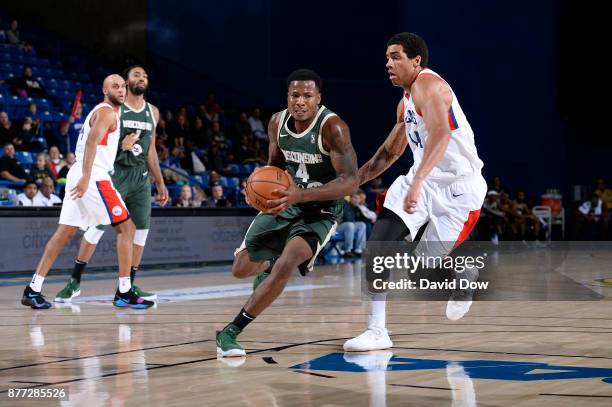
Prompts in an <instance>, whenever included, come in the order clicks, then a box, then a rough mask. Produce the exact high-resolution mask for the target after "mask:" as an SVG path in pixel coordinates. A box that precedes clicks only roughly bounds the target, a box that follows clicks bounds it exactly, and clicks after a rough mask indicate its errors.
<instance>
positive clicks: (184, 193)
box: [174, 184, 195, 208]
mask: <svg viewBox="0 0 612 407" xmlns="http://www.w3.org/2000/svg"><path fill="white" fill-rule="evenodd" d="M174 206H176V207H179V208H193V207H194V206H195V204H194V200H193V192H192V190H191V186H190V185H189V184H185V185H183V186H182V187H181V194H180V195H179V197H178V200H177V201H176V204H175V205H174Z"/></svg>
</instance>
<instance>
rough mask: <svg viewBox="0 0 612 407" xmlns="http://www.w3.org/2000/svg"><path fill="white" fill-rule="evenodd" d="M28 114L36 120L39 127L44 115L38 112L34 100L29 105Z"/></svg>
mask: <svg viewBox="0 0 612 407" xmlns="http://www.w3.org/2000/svg"><path fill="white" fill-rule="evenodd" d="M26 116H28V117H31V118H32V121H33V122H35V123H36V125H37V126H38V127H40V122H41V121H42V116H41V115H40V113H39V112H38V106H36V103H34V102H32V103H30V104H29V105H28V111H27V112H26Z"/></svg>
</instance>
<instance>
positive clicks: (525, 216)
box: [513, 191, 540, 240]
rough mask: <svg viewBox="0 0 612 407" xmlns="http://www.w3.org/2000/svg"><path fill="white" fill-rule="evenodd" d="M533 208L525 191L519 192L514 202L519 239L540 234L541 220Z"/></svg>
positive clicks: (535, 237) (533, 237)
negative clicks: (533, 211)
mask: <svg viewBox="0 0 612 407" xmlns="http://www.w3.org/2000/svg"><path fill="white" fill-rule="evenodd" d="M531 208H532V206H531V205H529V204H528V203H527V200H526V198H525V192H523V191H519V192H517V194H516V200H515V201H514V202H513V211H514V213H515V216H516V223H517V233H518V239H519V240H527V239H537V238H538V237H539V235H540V220H539V219H538V217H537V216H535V215H534V214H533V213H532V211H531Z"/></svg>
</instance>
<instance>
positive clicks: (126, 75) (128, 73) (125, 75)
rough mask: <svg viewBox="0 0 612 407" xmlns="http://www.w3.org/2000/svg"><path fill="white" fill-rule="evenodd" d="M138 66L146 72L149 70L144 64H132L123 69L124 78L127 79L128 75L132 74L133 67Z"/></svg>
mask: <svg viewBox="0 0 612 407" xmlns="http://www.w3.org/2000/svg"><path fill="white" fill-rule="evenodd" d="M136 68H140V69H142V70H143V71H145V72H146V71H147V70H146V69H145V67H144V66H142V65H139V64H134V65H130V66H128V67H127V68H125V70H124V71H123V74H122V76H123V79H125V80H126V81H127V79H128V76H130V72H132V69H136Z"/></svg>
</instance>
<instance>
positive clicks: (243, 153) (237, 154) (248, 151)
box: [234, 135, 255, 164]
mask: <svg viewBox="0 0 612 407" xmlns="http://www.w3.org/2000/svg"><path fill="white" fill-rule="evenodd" d="M254 158H255V152H254V151H253V149H252V148H251V146H250V143H249V136H247V135H242V136H241V137H240V142H239V143H238V145H237V146H236V148H234V161H235V162H237V163H240V164H242V163H244V162H246V161H252V160H253V159H254Z"/></svg>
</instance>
